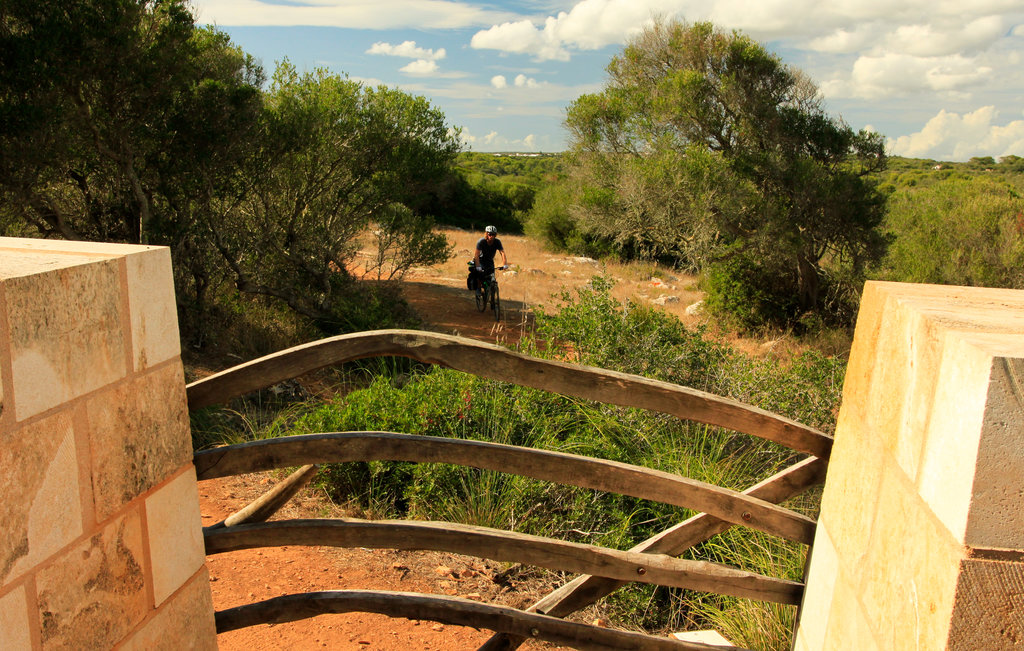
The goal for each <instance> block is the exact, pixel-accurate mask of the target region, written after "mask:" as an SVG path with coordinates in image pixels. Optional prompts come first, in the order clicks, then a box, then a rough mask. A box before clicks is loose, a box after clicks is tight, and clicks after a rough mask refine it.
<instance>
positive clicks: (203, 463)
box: [193, 432, 815, 545]
mask: <svg viewBox="0 0 1024 651" xmlns="http://www.w3.org/2000/svg"><path fill="white" fill-rule="evenodd" d="M193 459H194V462H195V466H196V473H197V475H198V478H199V479H200V480H205V479H213V478H216V477H224V476H226V475H238V474H244V473H247V472H254V471H257V470H270V469H272V468H281V467H290V466H300V465H304V464H307V463H321V462H323V463H339V462H351V461H414V462H418V463H451V464H456V465H460V466H469V467H473V468H482V469H485V470H494V471H498V472H505V473H512V474H516V475H522V476H525V477H532V478H534V479H541V480H545V481H551V482H556V483H559V484H567V485H571V486H579V487H582V488H592V489H595V490H601V491H607V492H611V493H618V494H621V495H629V496H632V497H638V498H640V499H647V500H652V501H655V502H662V503H665V504H672V505H675V506H680V507H684V508H691V509H694V510H696V511H703V512H705V513H710V514H713V515H715V516H717V517H719V518H721V519H722V520H726V521H728V522H732V523H733V524H741V525H744V526H748V527H751V528H754V529H758V530H759V531H764V532H765V533H770V534H773V535H776V536H780V537H782V538H786V539H787V540H796V541H798V542H802V543H804V544H808V545H809V544H810V543H811V541H812V540H813V539H814V527H815V523H814V520H811V519H810V518H808V517H806V516H804V515H801V514H799V513H795V512H793V511H790V510H788V509H784V508H782V507H780V506H778V505H775V504H772V503H770V502H767V501H765V500H761V499H758V498H756V497H752V496H750V495H744V494H743V493H739V492H737V491H733V490H729V489H727V488H722V487H721V486H716V485H714V484H709V483H706V482H701V481H697V480H695V479H690V478H688V477H682V476H679V475H673V474H670V473H667V472H663V471H660V470H652V469H650V468H643V467H641V466H634V465H630V464H625V463H620V462H617V461H607V460H604V459H592V458H589V457H582V456H578V455H575V454H567V453H564V452H552V451H549V450H537V449H534V448H522V447H516V446H512V445H502V444H499V443H490V442H486V441H472V440H464V439H449V438H441V437H435V436H415V435H411V434H396V433H393V432H334V433H325V434H306V435H301V436H287V437H282V438H276V439H266V440H261V441H253V442H249V443H241V444H238V445H229V446H225V447H220V448H214V449H211V450H203V451H201V452H197V453H196V454H195V456H194V457H193Z"/></svg>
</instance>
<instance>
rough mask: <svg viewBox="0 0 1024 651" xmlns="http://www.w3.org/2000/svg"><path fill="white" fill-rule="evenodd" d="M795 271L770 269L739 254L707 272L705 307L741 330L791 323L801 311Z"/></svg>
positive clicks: (705, 279)
mask: <svg viewBox="0 0 1024 651" xmlns="http://www.w3.org/2000/svg"><path fill="white" fill-rule="evenodd" d="M792 275H793V274H792V271H791V270H789V269H786V268H785V267H782V265H777V266H776V267H775V268H768V265H766V264H764V263H763V262H761V263H759V262H758V261H756V260H754V259H752V257H751V255H750V254H749V253H748V252H744V251H740V252H738V253H736V254H735V255H734V256H726V257H723V259H721V260H719V261H717V262H715V263H714V264H712V265H710V266H709V267H708V268H707V269H705V272H704V276H703V278H702V286H703V289H704V291H705V297H704V304H705V305H706V306H707V309H708V310H710V311H711V312H714V313H717V314H721V315H724V316H725V317H726V318H727V319H728V321H729V323H730V325H732V326H734V327H736V328H738V329H739V330H757V329H758V328H760V327H762V326H764V325H765V324H766V323H791V322H793V321H795V319H796V316H797V315H798V314H799V312H800V303H799V302H798V301H797V298H796V296H794V295H793V293H792V291H790V290H791V288H792V284H793V278H792Z"/></svg>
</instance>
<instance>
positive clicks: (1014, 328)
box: [794, 282, 1024, 651]
mask: <svg viewBox="0 0 1024 651" xmlns="http://www.w3.org/2000/svg"><path fill="white" fill-rule="evenodd" d="M1022 647H1024V292H1020V291H1010V290H996V289H983V288H964V287H939V286H933V285H912V284H902V283H876V282H872V283H868V284H867V287H866V288H865V292H864V297H863V301H862V303H861V309H860V315H859V317H858V320H857V329H856V334H855V337H854V344H853V350H852V351H851V355H850V364H849V368H848V370H847V374H846V383H845V386H844V388H843V403H842V407H841V409H840V412H839V421H838V424H837V429H836V440H835V447H834V449H833V452H832V458H831V462H830V465H829V469H828V476H827V479H826V482H825V490H824V495H823V497H822V508H821V517H820V519H819V522H818V529H817V533H816V536H815V540H814V546H813V548H812V552H811V560H810V563H809V565H808V577H807V590H806V593H805V595H804V601H803V605H802V606H801V609H800V615H799V622H798V625H797V633H796V639H795V642H794V648H795V649H796V650H797V651H814V650H817V649H857V650H871V649H878V650H880V651H889V650H894V649H895V650H898V649H946V648H948V649H965V650H966V649H986V650H996V649H1014V648H1016V649H1019V648H1022Z"/></svg>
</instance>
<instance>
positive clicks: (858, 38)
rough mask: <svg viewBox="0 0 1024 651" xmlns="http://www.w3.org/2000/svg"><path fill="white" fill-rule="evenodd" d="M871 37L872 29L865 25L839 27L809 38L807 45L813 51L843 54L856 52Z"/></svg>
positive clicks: (869, 40)
mask: <svg viewBox="0 0 1024 651" xmlns="http://www.w3.org/2000/svg"><path fill="white" fill-rule="evenodd" d="M872 39H873V31H872V30H871V29H870V28H868V27H866V26H857V27H854V28H853V29H845V28H840V29H837V30H835V31H833V32H832V33H830V34H826V35H825V36H819V37H817V38H814V39H811V41H810V42H809V43H808V44H807V46H808V47H809V48H810V49H811V50H813V51H815V52H828V53H835V54H843V53H850V52H857V51H859V50H860V49H861V48H863V47H864V46H865V45H867V44H868V43H869V42H871V40H872Z"/></svg>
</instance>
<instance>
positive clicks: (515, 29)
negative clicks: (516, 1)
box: [470, 19, 569, 61]
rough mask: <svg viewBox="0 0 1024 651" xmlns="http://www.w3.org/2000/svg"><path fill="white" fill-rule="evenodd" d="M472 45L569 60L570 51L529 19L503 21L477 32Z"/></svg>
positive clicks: (477, 47) (544, 57)
mask: <svg viewBox="0 0 1024 651" xmlns="http://www.w3.org/2000/svg"><path fill="white" fill-rule="evenodd" d="M548 20H551V19H548ZM470 47H472V48H474V49H477V50H500V51H502V52H509V53H513V54H531V55H533V56H534V57H536V58H538V59H540V60H549V59H553V60H556V61H568V60H569V52H568V51H567V50H565V49H564V48H562V47H561V46H560V45H558V44H557V43H555V42H554V38H553V37H552V35H551V34H545V33H544V32H542V31H538V30H537V29H536V28H535V27H534V26H533V23H532V22H530V21H529V20H520V21H516V22H510V23H502V24H501V25H495V26H493V27H491V28H490V29H487V30H484V31H481V32H477V33H476V34H474V35H473V38H472V40H470Z"/></svg>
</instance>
